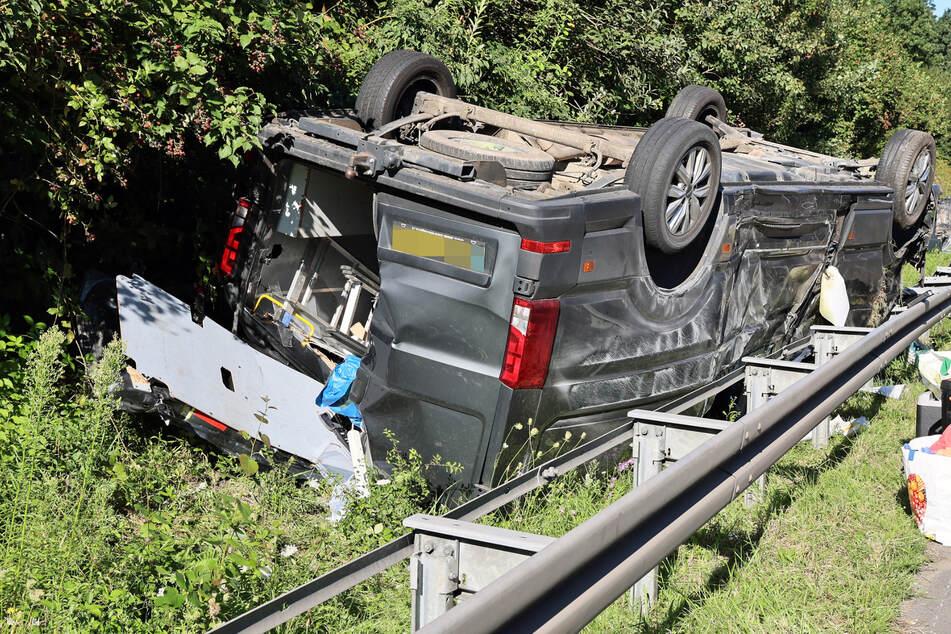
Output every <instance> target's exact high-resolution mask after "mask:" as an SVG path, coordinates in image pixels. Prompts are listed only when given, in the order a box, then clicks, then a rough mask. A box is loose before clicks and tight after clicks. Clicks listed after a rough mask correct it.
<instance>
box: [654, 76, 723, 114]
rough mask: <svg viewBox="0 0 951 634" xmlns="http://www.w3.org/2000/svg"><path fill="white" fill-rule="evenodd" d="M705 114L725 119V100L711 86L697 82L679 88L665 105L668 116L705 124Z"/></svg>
mask: <svg viewBox="0 0 951 634" xmlns="http://www.w3.org/2000/svg"><path fill="white" fill-rule="evenodd" d="M707 115H713V116H714V117H716V118H717V119H719V120H720V121H726V102H725V101H724V100H723V95H721V94H720V93H719V92H717V91H716V90H714V89H713V88H707V87H706V86H700V85H698V84H692V85H690V86H684V87H683V88H681V89H680V92H678V93H677V95H676V96H675V97H674V100H673V101H671V102H670V105H669V106H667V116H668V117H682V118H684V119H691V120H693V121H699V122H700V123H704V124H705V123H707V121H706V119H707Z"/></svg>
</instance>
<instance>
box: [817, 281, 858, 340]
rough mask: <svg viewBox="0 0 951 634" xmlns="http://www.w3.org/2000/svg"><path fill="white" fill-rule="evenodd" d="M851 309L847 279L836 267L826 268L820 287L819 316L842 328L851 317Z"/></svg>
mask: <svg viewBox="0 0 951 634" xmlns="http://www.w3.org/2000/svg"><path fill="white" fill-rule="evenodd" d="M849 308H850V306H849V295H848V293H847V292H846V290H845V279H844V278H843V277H842V274H841V273H839V269H837V268H835V267H834V266H829V267H826V270H825V271H823V272H822V282H821V283H820V285H819V314H820V315H822V316H823V317H824V318H825V320H826V321H828V322H829V323H830V324H832V325H833V326H838V327H839V328H841V327H842V326H844V325H845V320H846V319H848V317H849Z"/></svg>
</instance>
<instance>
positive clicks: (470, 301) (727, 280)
mask: <svg viewBox="0 0 951 634" xmlns="http://www.w3.org/2000/svg"><path fill="white" fill-rule="evenodd" d="M339 117H340V114H339V113H338V114H335V115H322V116H318V117H288V118H282V119H276V120H274V121H273V122H271V123H270V124H268V125H267V126H265V127H264V129H263V130H262V131H261V132H260V135H259V138H260V139H261V141H262V143H263V146H264V150H265V155H266V156H267V157H269V159H270V161H269V167H270V168H271V170H270V171H271V174H272V176H271V177H270V178H271V181H272V182H271V184H270V186H269V187H268V188H267V191H265V192H264V193H263V194H262V195H261V196H260V200H258V201H256V202H255V208H256V213H257V215H256V216H255V217H256V219H257V222H256V224H255V225H254V240H253V241H252V242H251V243H250V244H249V245H246V246H245V247H244V248H245V253H244V254H243V257H244V260H243V261H244V262H245V264H244V265H243V266H242V269H241V274H240V282H239V284H238V294H237V298H236V299H237V302H236V316H237V320H236V321H237V323H238V324H239V326H240V328H241V329H242V330H243V331H244V332H246V333H253V334H252V335H251V336H253V337H254V338H256V339H258V340H259V342H263V341H264V340H266V339H268V337H267V336H265V335H264V334H262V332H264V331H266V330H267V329H268V328H271V329H272V330H274V331H275V333H276V331H277V330H280V328H279V326H278V325H276V324H271V325H270V326H268V325H266V324H263V322H262V320H261V319H260V317H259V316H258V315H257V314H256V313H255V305H256V303H258V302H259V298H260V296H261V295H262V294H263V293H266V292H270V293H274V294H280V293H284V294H285V295H286V294H287V293H289V292H291V291H292V290H293V289H291V288H290V287H291V285H292V282H291V281H290V278H291V276H290V274H289V272H290V271H292V270H295V269H297V268H298V267H299V266H301V265H302V263H303V262H304V261H305V260H304V259H306V258H308V257H310V258H313V253H312V252H311V253H310V254H309V255H308V254H307V250H308V249H309V248H310V249H311V251H312V250H313V249H312V247H310V246H308V245H309V244H310V243H316V242H320V241H330V242H332V243H334V244H339V243H340V241H341V239H342V237H336V236H343V235H350V236H351V237H352V236H358V237H360V238H361V239H363V240H364V243H367V242H368V243H370V244H375V245H376V253H375V255H376V258H377V260H378V275H379V278H378V279H379V288H378V296H377V297H376V299H375V307H374V308H373V309H372V323H371V325H370V328H369V335H368V338H367V341H366V343H365V344H364V346H363V348H362V349H361V348H359V347H358V346H353V345H350V343H352V342H350V343H348V345H349V346H350V347H349V348H347V350H350V351H352V352H353V353H355V354H357V355H358V356H362V363H361V366H360V371H359V374H358V377H357V380H356V381H355V383H354V386H353V389H352V392H351V398H352V399H353V401H354V402H356V403H357V404H358V406H359V408H360V411H361V413H362V415H363V418H364V421H365V429H366V432H367V434H368V438H369V447H370V449H371V451H372V455H373V458H374V459H375V460H376V462H377V464H378V465H380V466H381V467H382V468H384V470H385V469H386V464H385V462H384V461H383V459H384V457H385V455H386V453H387V451H388V450H389V449H390V448H391V447H392V441H391V439H390V437H389V436H390V435H392V437H393V438H395V439H396V440H397V441H398V443H399V447H400V448H401V449H404V450H405V449H410V448H412V449H415V450H417V451H418V452H419V453H420V454H421V455H422V457H423V459H424V460H425V461H432V460H434V458H436V457H438V458H439V459H440V460H441V461H443V462H446V461H451V462H455V463H458V464H460V465H461V466H462V468H463V470H462V472H461V474H458V475H457V476H456V479H457V480H460V479H461V481H462V482H464V483H467V484H472V485H477V486H478V485H481V486H491V485H492V484H494V483H495V482H497V481H498V480H499V479H500V478H501V477H502V476H503V475H504V471H505V469H504V466H511V465H513V464H516V465H517V464H518V462H519V461H520V460H522V459H524V457H525V456H527V455H529V454H530V453H535V452H537V451H543V452H545V451H550V450H551V449H552V448H555V447H557V446H558V445H557V443H563V442H564V439H565V437H566V436H570V437H572V438H574V439H575V441H577V439H578V438H580V437H581V434H582V433H586V434H587V437H589V438H590V437H592V436H594V435H597V434H600V433H603V432H604V431H607V430H609V429H611V428H612V427H613V426H615V425H617V424H619V423H621V422H622V421H623V420H624V419H625V416H626V412H627V411H628V410H629V409H631V408H632V407H650V406H652V405H659V404H661V403H663V402H666V401H668V400H670V399H673V398H675V397H677V396H679V395H681V394H683V393H685V392H687V391H690V390H692V389H694V388H696V387H698V386H701V385H703V384H706V383H709V382H711V381H713V380H715V379H716V378H717V377H718V376H721V375H723V374H725V373H727V372H729V371H730V370H732V369H734V368H736V367H737V366H738V365H739V363H740V359H741V358H742V357H743V356H744V355H749V354H752V353H756V352H760V351H768V350H770V349H771V348H775V347H777V346H779V345H781V344H783V343H784V342H788V341H789V340H791V339H793V338H795V337H796V336H797V335H798V334H801V333H804V332H805V331H806V329H807V328H808V326H809V325H811V324H812V323H813V322H814V320H815V319H816V313H817V304H818V288H819V284H818V280H819V276H820V275H821V272H822V271H823V270H824V269H825V267H826V266H827V265H829V264H834V265H835V266H836V267H837V268H838V269H839V271H840V272H841V273H842V276H843V277H844V278H845V280H846V286H847V291H848V297H849V300H850V303H851V311H850V313H849V320H848V324H849V325H855V326H866V325H875V324H877V323H879V322H881V321H882V320H883V319H884V317H885V316H886V315H888V313H889V311H890V309H891V308H892V306H893V305H894V304H895V302H896V300H897V299H898V296H899V294H900V290H901V281H900V273H901V267H902V265H903V264H904V263H905V262H909V261H916V259H917V258H920V256H921V254H922V249H923V245H924V241H923V240H922V238H923V236H924V235H926V232H927V228H926V227H924V226H922V225H919V226H918V227H916V228H914V229H913V230H908V231H899V230H898V229H895V228H894V225H893V213H892V196H893V192H892V190H891V189H890V188H888V187H885V186H882V185H881V184H879V183H877V182H875V181H874V180H872V179H871V178H869V177H867V176H860V175H858V174H856V173H854V172H851V171H849V170H843V169H839V168H836V167H834V166H831V167H826V168H823V167H821V166H820V167H817V166H816V164H815V163H814V162H806V161H804V162H801V163H797V162H796V161H795V159H790V158H789V157H785V158H783V159H782V160H776V158H775V157H769V156H766V157H759V158H756V157H752V156H747V155H738V154H729V153H727V152H724V154H723V167H722V177H721V192H720V200H719V210H720V211H719V213H717V214H713V215H712V217H711V220H710V221H709V223H708V226H707V227H706V229H705V231H704V234H703V235H702V240H703V241H704V242H703V244H705V245H706V246H705V247H704V248H702V249H699V250H698V251H697V252H696V254H695V255H692V256H691V255H684V254H677V255H666V254H662V253H660V252H658V251H656V250H653V249H651V248H650V247H649V246H647V245H645V242H644V238H643V235H644V233H643V227H642V218H641V214H640V199H639V198H638V196H637V195H636V194H634V193H633V192H631V191H630V190H629V189H627V188H626V187H624V186H623V185H608V186H605V187H594V188H589V189H584V190H581V191H575V192H571V193H567V194H563V195H556V196H549V197H543V196H531V195H525V194H524V193H520V192H516V191H513V190H512V189H511V188H507V187H504V186H500V185H497V184H493V183H491V182H487V181H485V180H480V179H479V178H478V175H477V174H474V173H472V172H469V173H468V174H463V175H462V176H460V174H459V165H458V164H453V163H451V162H449V163H447V164H440V163H439V161H440V160H441V159H440V157H439V156H438V155H436V154H433V156H431V157H428V156H421V155H425V154H427V153H426V152H425V151H423V150H420V149H418V148H415V147H414V148H412V149H413V152H414V153H412V154H411V153H409V152H405V146H402V145H400V144H396V143H395V142H391V141H384V140H382V139H376V138H374V137H372V136H371V135H369V134H367V133H363V132H362V131H359V130H355V129H354V128H353V127H352V126H348V125H337V124H336V123H335V122H334V118H339ZM344 118H346V117H344ZM585 129H586V130H591V129H596V127H594V126H587V127H586V128H585ZM605 129H606V130H607V129H609V128H605ZM388 153H389V154H391V155H392V156H390V155H388ZM358 154H363V155H364V156H366V155H371V156H373V157H374V158H375V160H376V165H377V166H378V167H377V170H376V171H375V172H374V173H372V174H369V175H361V176H358V177H357V178H356V179H352V178H351V179H347V178H345V177H344V174H345V173H347V172H348V167H352V165H353V161H354V157H355V156H356V155H358ZM295 165H297V166H299V165H304V166H306V168H307V169H308V170H309V171H310V173H313V174H315V175H319V176H317V177H315V178H317V179H318V180H319V182H320V183H322V186H321V187H319V188H312V189H313V191H310V190H308V192H309V193H308V194H307V197H308V198H309V200H310V202H311V203H312V204H311V206H310V207H309V208H308V207H307V206H306V205H305V206H301V205H300V204H297V205H296V206H295V207H294V209H296V210H299V209H303V211H302V212H300V213H297V212H296V211H295V212H294V213H293V214H289V213H288V210H289V209H290V206H289V205H288V197H289V196H292V195H294V194H293V192H290V189H289V188H288V182H289V181H288V176H287V175H288V174H289V173H290V172H291V171H293V169H295V168H294V167H293V166H295ZM387 165H389V167H388V166H387ZM349 176H351V177H352V176H353V173H352V172H350V174H349ZM932 195H933V196H934V192H933V194H932ZM308 209H309V210H308ZM289 216H290V218H289ZM321 219H324V220H321ZM327 219H329V221H330V224H331V225H334V226H337V227H339V226H346V227H347V229H346V230H345V231H347V232H351V233H349V234H344V232H343V231H337V232H336V233H335V231H336V230H331V231H328V230H327V228H326V224H327V223H326V222H325V221H326V220H327ZM288 222H290V224H288ZM282 223H283V225H282ZM398 226H412V227H416V228H420V229H422V230H425V231H431V232H434V233H436V234H439V235H446V236H452V237H455V238H459V239H463V240H471V241H473V244H479V245H484V265H480V268H481V270H472V269H469V268H464V267H458V266H453V265H452V264H447V263H445V262H440V261H435V260H433V259H430V258H424V257H418V256H416V255H412V254H410V253H406V252H403V251H401V250H398V249H394V248H393V240H392V237H393V228H394V227H398ZM843 227H844V228H845V230H848V234H847V235H841V236H840V234H841V233H843V232H844V229H843ZM279 229H280V230H279ZM893 230H894V231H896V232H897V233H898V234H900V235H897V234H896V235H893ZM522 240H532V241H538V242H544V243H551V242H563V241H570V249H569V250H567V251H566V252H561V253H546V254H543V253H536V252H531V251H528V250H524V249H522V248H520V245H521V243H522ZM275 245H280V248H277V249H275ZM275 253H278V254H279V255H278V256H277V257H271V256H273V255H274V254H275ZM302 258H304V259H302ZM282 261H283V262H285V264H284V266H286V267H287V270H286V271H284V272H283V273H280V274H278V273H275V271H276V269H275V267H278V266H279V265H281V262H282ZM309 261H313V259H311V260H309ZM369 266H371V268H372V263H369ZM516 297H523V298H526V299H531V300H538V299H549V298H550V299H557V300H558V301H559V304H560V316H559V318H558V325H557V333H556V335H555V339H554V345H553V349H552V353H551V359H550V364H549V369H548V374H547V380H546V382H545V383H544V386H543V387H541V388H540V389H511V388H509V387H508V386H506V385H505V384H503V383H502V382H501V381H500V373H501V371H502V366H503V359H504V357H505V348H506V341H507V337H508V333H509V323H510V319H511V317H512V311H513V300H514V299H515V298H516ZM314 310H316V309H314ZM277 339H278V335H277V334H274V333H272V335H271V336H270V339H269V340H270V342H271V343H270V349H271V350H272V351H273V352H274V353H275V355H276V356H278V357H280V358H282V360H284V362H285V363H290V364H292V365H295V367H297V368H298V369H300V370H302V371H305V372H308V371H310V372H312V373H313V374H315V375H319V374H321V373H320V371H318V370H308V368H307V367H306V364H307V362H306V361H299V360H298V361H295V360H293V359H289V356H288V354H289V353H288V352H287V351H286V350H284V351H282V350H281V346H280V345H276V344H274V342H275V341H277ZM259 347H261V348H262V349H266V348H268V345H264V344H263V343H260V344H259ZM284 348H285V349H286V348H287V346H284ZM293 354H294V355H296V357H300V355H301V354H303V353H302V352H301V351H300V350H297V348H296V347H295V348H294V352H293ZM318 378H320V379H323V378H324V377H323V376H318ZM301 398H307V399H310V398H313V395H301ZM532 430H535V431H532ZM569 432H570V434H569ZM556 450H557V449H556ZM436 479H437V480H439V479H440V477H438V476H437V477H436ZM442 480H443V481H448V476H446V477H444V478H442Z"/></svg>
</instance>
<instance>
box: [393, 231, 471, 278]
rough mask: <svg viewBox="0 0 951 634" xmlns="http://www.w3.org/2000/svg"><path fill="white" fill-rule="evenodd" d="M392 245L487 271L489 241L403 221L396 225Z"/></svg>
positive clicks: (456, 264)
mask: <svg viewBox="0 0 951 634" xmlns="http://www.w3.org/2000/svg"><path fill="white" fill-rule="evenodd" d="M392 248H393V250H394V251H400V252H402V253H408V254H410V255H415V256H418V257H421V258H426V259H427V260H435V261H436V262H445V263H446V264H451V265H453V266H458V267H461V268H464V269H467V270H469V271H477V272H479V273H485V242H481V241H479V240H472V239H469V238H458V237H456V236H450V235H446V234H444V233H438V232H436V231H431V230H429V229H421V228H420V227H414V226H412V225H408V224H406V223H403V222H401V223H398V224H396V225H394V226H393V245H392Z"/></svg>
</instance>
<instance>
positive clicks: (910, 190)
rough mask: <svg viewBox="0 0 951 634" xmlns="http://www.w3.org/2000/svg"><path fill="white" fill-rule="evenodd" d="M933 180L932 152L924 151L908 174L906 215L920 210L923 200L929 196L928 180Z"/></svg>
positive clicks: (926, 149)
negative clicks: (927, 190) (919, 206)
mask: <svg viewBox="0 0 951 634" xmlns="http://www.w3.org/2000/svg"><path fill="white" fill-rule="evenodd" d="M929 178H931V152H929V151H928V148H925V149H923V150H922V151H921V152H920V153H919V154H918V156H917V158H915V162H914V163H912V165H911V170H909V172H908V182H907V183H906V184H905V213H908V214H910V213H913V212H914V211H915V210H916V209H918V204H919V203H920V202H921V199H922V198H924V197H925V196H927V192H926V191H925V190H926V189H927V188H928V179H929Z"/></svg>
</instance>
